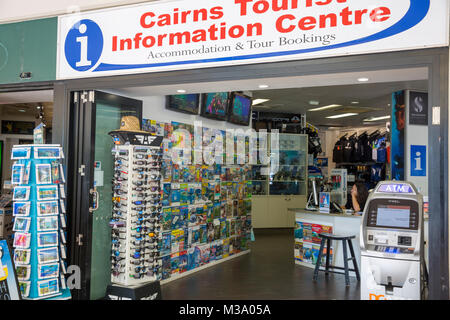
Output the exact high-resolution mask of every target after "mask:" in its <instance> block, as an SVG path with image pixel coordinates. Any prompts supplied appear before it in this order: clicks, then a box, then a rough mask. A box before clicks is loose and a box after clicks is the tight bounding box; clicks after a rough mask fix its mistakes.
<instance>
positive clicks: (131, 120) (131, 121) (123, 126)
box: [111, 116, 148, 133]
mask: <svg viewBox="0 0 450 320" xmlns="http://www.w3.org/2000/svg"><path fill="white" fill-rule="evenodd" d="M111 132H137V133H148V132H147V131H143V130H141V124H140V122H139V119H138V118H137V117H136V116H123V117H122V119H120V128H119V129H117V130H113V131H111Z"/></svg>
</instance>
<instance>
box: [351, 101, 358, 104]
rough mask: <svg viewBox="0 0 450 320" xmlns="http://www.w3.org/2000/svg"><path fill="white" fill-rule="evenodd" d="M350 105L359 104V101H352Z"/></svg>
mask: <svg viewBox="0 0 450 320" xmlns="http://www.w3.org/2000/svg"><path fill="white" fill-rule="evenodd" d="M351 104H359V101H352V102H351Z"/></svg>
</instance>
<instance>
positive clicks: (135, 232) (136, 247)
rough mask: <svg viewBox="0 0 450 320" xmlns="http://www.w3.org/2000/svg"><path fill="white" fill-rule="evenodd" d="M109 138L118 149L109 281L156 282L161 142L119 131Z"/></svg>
mask: <svg viewBox="0 0 450 320" xmlns="http://www.w3.org/2000/svg"><path fill="white" fill-rule="evenodd" d="M110 135H112V136H113V139H114V143H115V144H116V146H115V147H114V149H113V150H112V153H113V156H114V160H115V161H114V163H115V175H114V184H113V188H114V190H113V194H114V197H113V203H114V212H113V215H112V220H111V222H110V226H111V228H112V229H111V232H112V255H111V256H112V269H111V282H112V283H115V284H119V285H123V286H134V285H139V284H142V283H146V282H149V281H155V280H157V278H158V274H159V273H160V270H161V266H160V262H159V260H158V259H157V257H158V237H159V229H160V225H159V219H158V218H159V215H160V213H161V203H160V201H161V192H160V187H159V179H160V178H159V177H160V170H161V169H160V162H161V160H160V159H161V152H162V151H161V141H162V138H161V139H154V138H153V137H151V136H150V134H144V135H142V134H140V135H139V136H143V137H144V139H135V138H134V137H133V134H132V133H126V134H125V133H121V132H112V133H110ZM130 137H131V138H130ZM123 143H126V144H123ZM130 143H131V144H130ZM143 143H144V144H143Z"/></svg>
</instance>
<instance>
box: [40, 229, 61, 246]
mask: <svg viewBox="0 0 450 320" xmlns="http://www.w3.org/2000/svg"><path fill="white" fill-rule="evenodd" d="M37 240H38V247H52V246H57V245H58V232H42V233H38V234H37Z"/></svg>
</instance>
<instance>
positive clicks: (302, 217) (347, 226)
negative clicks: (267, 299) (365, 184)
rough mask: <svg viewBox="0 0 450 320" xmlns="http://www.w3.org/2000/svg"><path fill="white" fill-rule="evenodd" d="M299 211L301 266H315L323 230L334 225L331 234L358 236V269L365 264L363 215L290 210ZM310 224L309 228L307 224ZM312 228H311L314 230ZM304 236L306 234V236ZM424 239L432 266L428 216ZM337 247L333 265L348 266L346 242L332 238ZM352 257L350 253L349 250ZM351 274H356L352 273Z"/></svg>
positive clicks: (297, 243)
mask: <svg viewBox="0 0 450 320" xmlns="http://www.w3.org/2000/svg"><path fill="white" fill-rule="evenodd" d="M288 210H289V211H291V212H293V213H294V214H295V222H296V224H295V225H296V229H295V231H294V232H295V233H296V239H295V249H294V259H295V263H296V264H298V265H302V266H306V267H310V268H314V267H315V259H314V257H313V255H316V256H317V253H318V250H319V248H320V240H319V238H318V233H320V231H321V230H322V231H323V232H328V229H329V228H330V227H331V231H332V232H331V233H333V234H337V235H355V239H353V240H352V243H353V249H354V250H355V255H356V258H357V260H358V268H359V267H360V265H361V252H360V244H359V233H360V227H361V219H362V216H359V215H347V214H328V213H321V212H318V211H308V210H306V209H304V208H298V209H288ZM305 226H306V231H304V227H305ZM310 230H311V231H310ZM303 235H304V236H303ZM424 239H425V260H426V263H427V266H428V218H427V217H425V219H424ZM331 246H332V248H333V251H332V253H333V256H332V264H333V265H335V266H338V267H344V258H343V252H342V241H332V244H331ZM348 255H349V257H350V252H348ZM349 268H350V269H353V264H352V261H349ZM350 276H355V274H354V272H350Z"/></svg>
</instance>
